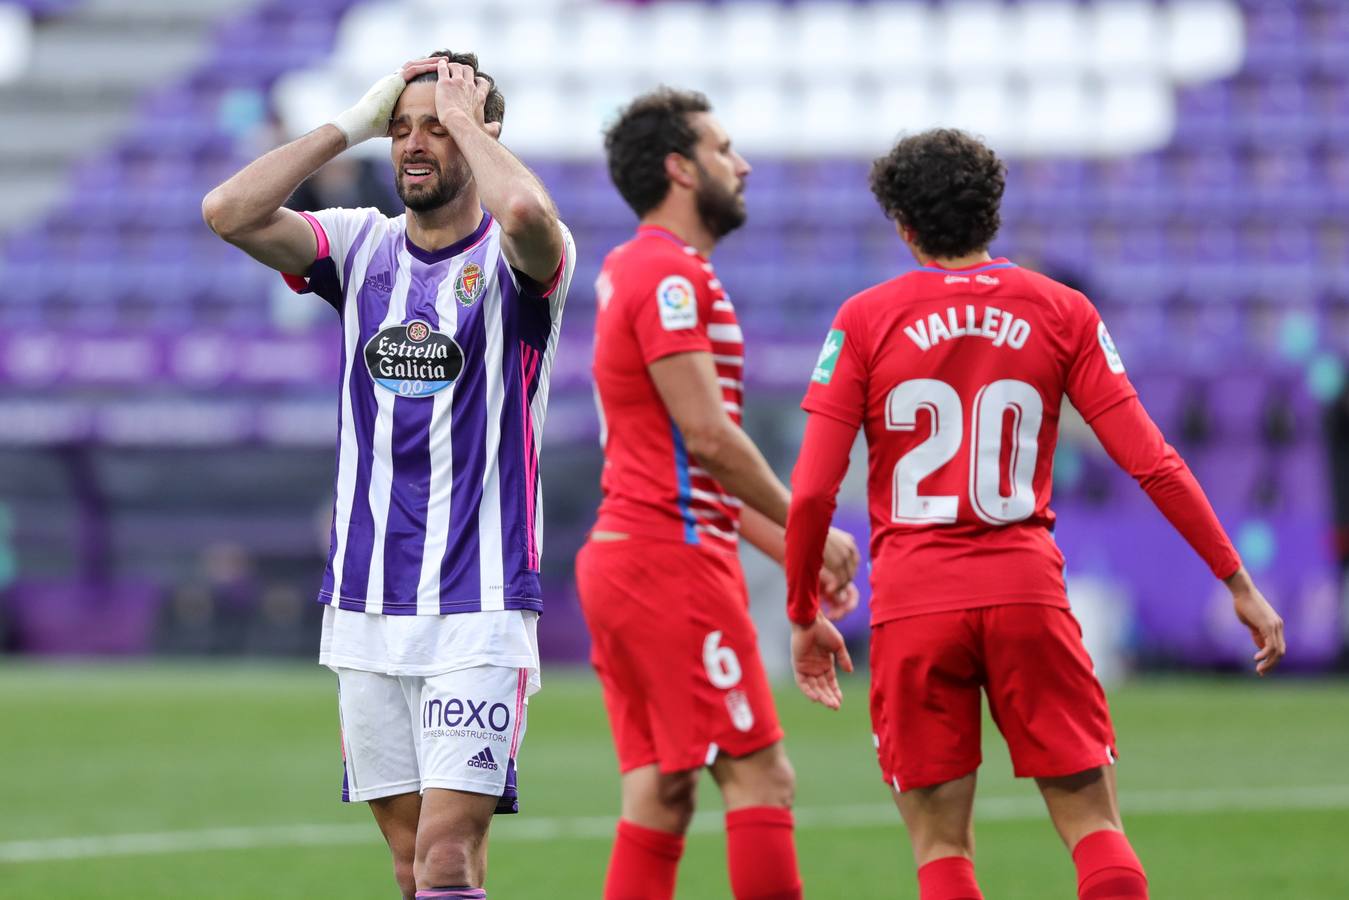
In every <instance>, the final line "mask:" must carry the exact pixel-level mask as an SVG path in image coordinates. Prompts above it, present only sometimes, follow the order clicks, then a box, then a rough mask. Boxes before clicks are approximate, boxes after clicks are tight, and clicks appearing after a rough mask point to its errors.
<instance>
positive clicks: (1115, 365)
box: [1096, 322, 1124, 375]
mask: <svg viewBox="0 0 1349 900" xmlns="http://www.w3.org/2000/svg"><path fill="white" fill-rule="evenodd" d="M1096 340H1097V341H1099V342H1100V344H1101V352H1102V353H1104V354H1105V364H1106V365H1107V366H1109V367H1110V371H1112V372H1114V373H1115V374H1116V375H1123V374H1124V360H1122V359H1120V358H1119V350H1118V349H1116V348H1115V342H1114V341H1113V340H1112V339H1111V337H1110V332H1109V331H1108V330H1107V329H1106V327H1105V323H1104V322H1101V323H1100V324H1099V325H1097V326H1096Z"/></svg>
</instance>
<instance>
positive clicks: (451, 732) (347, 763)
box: [335, 666, 530, 813]
mask: <svg viewBox="0 0 1349 900" xmlns="http://www.w3.org/2000/svg"><path fill="white" fill-rule="evenodd" d="M335 671H336V672H337V687H338V710H339V712H340V714H341V718H342V756H343V763H344V773H343V779H342V800H343V801H345V802H349V803H354V802H358V801H365V800H377V799H379V798H380V797H391V796H394V795H395V794H407V793H412V792H414V791H416V792H418V793H420V792H422V791H425V790H426V789H427V788H448V789H451V790H456V791H468V792H470V793H474V794H487V795H489V796H493V797H499V798H500V799H499V800H498V802H497V809H496V811H497V812H498V813H513V812H518V811H519V797H518V794H517V791H516V780H515V757H516V754H517V753H518V752H519V749H520V742H521V740H523V739H524V736H525V719H526V710H527V706H528V699H527V693H528V689H529V671H530V670H529V669H525V668H507V667H503V666H474V667H473V668H469V669H456V670H455V671H453V672H445V673H443V674H440V675H429V676H425V677H421V676H412V675H384V674H381V673H378V672H367V671H363V670H360V669H347V668H337V669H335Z"/></svg>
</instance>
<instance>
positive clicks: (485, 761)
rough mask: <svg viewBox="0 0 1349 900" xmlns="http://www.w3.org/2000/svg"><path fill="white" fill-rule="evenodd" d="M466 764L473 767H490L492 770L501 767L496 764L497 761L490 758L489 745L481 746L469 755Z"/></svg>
mask: <svg viewBox="0 0 1349 900" xmlns="http://www.w3.org/2000/svg"><path fill="white" fill-rule="evenodd" d="M468 764H469V766H470V767H472V768H474V769H491V770H492V771H493V772H495V771H496V770H497V769H499V768H501V767H500V766H498V765H497V761H496V760H495V759H493V758H492V748H491V747H483V748H482V749H481V750H479V751H478V752H477V753H475V754H474V755H473V756H471V757H469V760H468Z"/></svg>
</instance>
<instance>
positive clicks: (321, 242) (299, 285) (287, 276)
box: [281, 212, 332, 294]
mask: <svg viewBox="0 0 1349 900" xmlns="http://www.w3.org/2000/svg"><path fill="white" fill-rule="evenodd" d="M300 217H301V218H303V219H304V220H305V221H306V222H308V223H309V227H310V228H312V229H314V240H315V241H317V242H318V249H317V251H316V252H315V253H314V262H318V261H319V260H321V259H327V258H328V256H329V255H330V254H331V253H332V245H331V244H329V243H328V232H326V231H324V230H323V226H322V225H320V224H319V220H318V219H316V218H314V217H313V216H311V215H310V214H309V213H307V212H302V213H300ZM281 280H282V281H284V282H285V283H286V287H288V288H290V289H291V290H292V291H294V292H295V293H297V294H303V293H304V292H305V291H306V290H308V289H309V279H308V278H306V277H305V276H303V275H295V274H292V273H290V272H282V273H281Z"/></svg>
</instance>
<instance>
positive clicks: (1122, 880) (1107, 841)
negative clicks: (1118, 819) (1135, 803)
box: [1073, 829, 1148, 900]
mask: <svg viewBox="0 0 1349 900" xmlns="http://www.w3.org/2000/svg"><path fill="white" fill-rule="evenodd" d="M1073 864H1074V865H1076V866H1077V897H1078V900H1147V898H1148V877H1147V875H1145V874H1144V873H1143V864H1142V863H1140V862H1139V861H1138V855H1137V854H1136V853H1134V848H1133V847H1131V846H1129V839H1128V838H1126V837H1125V836H1124V832H1122V831H1111V830H1110V829H1104V830H1102V831H1093V832H1092V833H1091V834H1089V835H1087V836H1086V837H1084V838H1083V839H1082V840H1080V841H1078V842H1077V846H1076V847H1074V848H1073Z"/></svg>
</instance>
